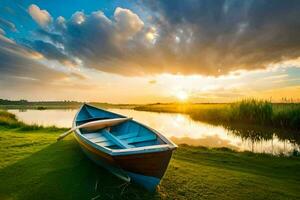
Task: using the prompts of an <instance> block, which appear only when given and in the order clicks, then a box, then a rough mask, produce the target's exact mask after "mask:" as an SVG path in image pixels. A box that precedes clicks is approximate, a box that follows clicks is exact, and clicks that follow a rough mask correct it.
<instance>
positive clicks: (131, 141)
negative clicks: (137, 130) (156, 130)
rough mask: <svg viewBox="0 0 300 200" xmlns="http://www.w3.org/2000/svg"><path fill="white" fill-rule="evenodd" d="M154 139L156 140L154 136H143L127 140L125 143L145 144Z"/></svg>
mask: <svg viewBox="0 0 300 200" xmlns="http://www.w3.org/2000/svg"><path fill="white" fill-rule="evenodd" d="M155 139H156V136H155V135H145V136H140V137H134V138H128V139H126V140H125V141H126V142H127V143H128V144H131V143H136V142H146V141H150V140H155Z"/></svg>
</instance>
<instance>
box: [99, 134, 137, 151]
mask: <svg viewBox="0 0 300 200" xmlns="http://www.w3.org/2000/svg"><path fill="white" fill-rule="evenodd" d="M103 134H104V135H105V136H106V137H107V138H109V139H110V140H111V141H113V142H114V143H115V144H116V145H118V146H120V147H122V148H125V149H128V148H131V147H133V146H131V145H128V144H127V143H125V142H123V141H121V140H120V139H118V138H117V137H116V136H114V135H113V134H111V133H110V132H108V131H106V130H103Z"/></svg>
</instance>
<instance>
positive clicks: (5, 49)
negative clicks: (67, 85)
mask: <svg viewBox="0 0 300 200" xmlns="http://www.w3.org/2000/svg"><path fill="white" fill-rule="evenodd" d="M41 56H42V55H40V54H39V53H37V52H34V51H31V50H29V49H26V48H24V47H21V46H19V45H18V44H16V43H15V42H14V41H13V40H10V39H8V38H7V37H5V36H4V35H0V60H1V62H0V72H1V73H0V80H1V81H0V85H4V84H5V82H7V81H8V80H9V81H8V82H7V83H9V84H15V83H19V84H20V82H24V81H25V82H26V81H39V82H40V81H41V82H43V81H45V80H47V82H51V81H55V80H60V79H62V78H65V77H67V75H66V74H65V73H62V72H59V71H56V70H54V69H50V68H48V67H46V66H44V65H42V64H41V63H39V62H37V59H38V58H40V57H41ZM5 85H7V84H5Z"/></svg>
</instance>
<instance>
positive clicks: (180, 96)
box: [176, 91, 189, 101]
mask: <svg viewBox="0 0 300 200" xmlns="http://www.w3.org/2000/svg"><path fill="white" fill-rule="evenodd" d="M176 97H177V98H178V99H179V100H180V101H186V100H187V99H188V97H189V96H188V94H187V93H186V92H185V91H179V92H178V93H177V94H176Z"/></svg>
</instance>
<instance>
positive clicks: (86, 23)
mask: <svg viewBox="0 0 300 200" xmlns="http://www.w3.org/2000/svg"><path fill="white" fill-rule="evenodd" d="M299 10H300V1H298V0H289V1H282V0H244V1H240V0H215V1H211V0H186V1H179V0H173V1H167V0H157V1H150V0H143V1H132V0H131V1H109V0H84V1H83V0H65V1H59V0H48V1H46V0H43V1H42V0H39V1H38V0H36V1H32V0H30V1H29V0H2V1H0V98H4V99H13V100H17V99H27V100H77V101H97V102H110V103H155V102H177V101H178V102H181V101H185V102H232V101H237V100H241V99H245V98H257V99H267V100H271V101H283V100H286V99H287V100H290V99H292V100H293V101H300V37H299V35H300V20H299V19H300V12H299Z"/></svg>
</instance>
